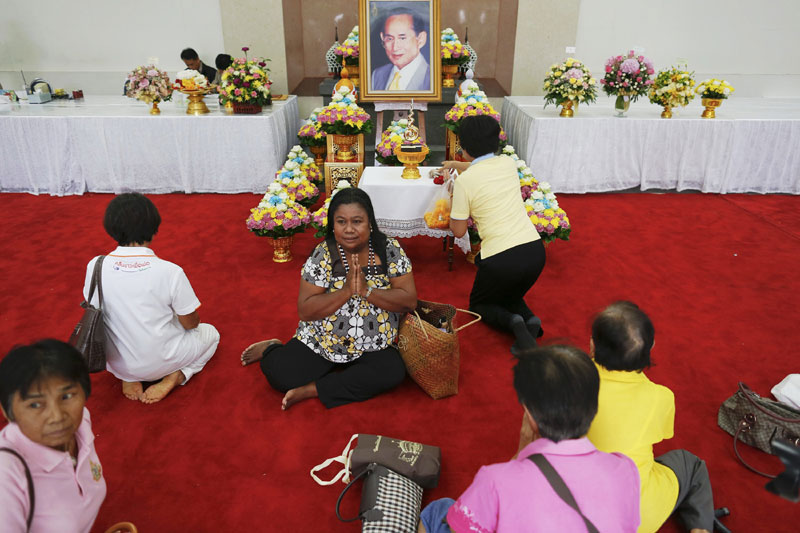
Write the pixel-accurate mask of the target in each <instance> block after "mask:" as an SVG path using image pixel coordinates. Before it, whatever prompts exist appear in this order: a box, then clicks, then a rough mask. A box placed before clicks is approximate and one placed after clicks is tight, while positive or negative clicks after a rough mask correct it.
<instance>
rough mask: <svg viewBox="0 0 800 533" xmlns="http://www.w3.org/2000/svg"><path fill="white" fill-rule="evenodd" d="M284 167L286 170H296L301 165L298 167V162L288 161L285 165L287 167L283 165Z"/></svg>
mask: <svg viewBox="0 0 800 533" xmlns="http://www.w3.org/2000/svg"><path fill="white" fill-rule="evenodd" d="M283 166H284V168H286V170H294V169H296V168H297V167H298V166H299V165H298V164H297V163H296V162H294V161H287V162H286V164H285V165H283Z"/></svg>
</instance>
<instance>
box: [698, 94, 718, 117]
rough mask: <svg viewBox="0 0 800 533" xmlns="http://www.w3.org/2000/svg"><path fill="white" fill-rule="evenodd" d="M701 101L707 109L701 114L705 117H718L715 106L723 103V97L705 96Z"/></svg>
mask: <svg viewBox="0 0 800 533" xmlns="http://www.w3.org/2000/svg"><path fill="white" fill-rule="evenodd" d="M701 102H702V104H703V107H705V108H706V109H705V111H703V114H702V115H700V116H701V117H703V118H717V114H716V112H715V108H717V107H719V106H721V105H722V98H703V99H702V100H701Z"/></svg>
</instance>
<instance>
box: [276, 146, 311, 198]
mask: <svg viewBox="0 0 800 533" xmlns="http://www.w3.org/2000/svg"><path fill="white" fill-rule="evenodd" d="M315 166H316V165H315ZM275 182H277V183H280V184H281V185H282V186H283V188H284V189H285V190H286V192H287V193H288V195H289V198H291V199H292V200H294V201H295V202H297V203H299V204H301V205H303V206H305V207H311V206H312V205H314V203H315V202H316V201H317V198H319V188H318V187H317V186H316V185H315V184H313V183H311V181H310V180H309V179H308V178H307V177H306V176H305V175H304V174H303V171H302V170H301V168H300V163H298V162H297V161H295V160H294V159H293V158H291V157H290V158H289V159H288V160H287V161H286V162H285V163H284V164H283V166H282V167H281V168H280V169H279V170H278V171H277V172H276V173H275Z"/></svg>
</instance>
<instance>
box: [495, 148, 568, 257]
mask: <svg viewBox="0 0 800 533" xmlns="http://www.w3.org/2000/svg"><path fill="white" fill-rule="evenodd" d="M502 153H503V155H507V156H508V157H510V158H511V159H513V160H514V161H515V162H516V164H517V175H518V176H519V184H520V193H521V194H522V199H523V200H524V201H525V209H526V210H527V212H528V218H530V220H531V223H533V225H534V226H536V231H538V232H539V235H540V236H541V238H542V240H543V241H544V242H551V241H554V240H556V239H563V240H565V241H568V240H569V233H570V231H571V228H570V225H569V218H567V213H566V211H564V210H563V209H562V208H561V207H560V206H559V205H558V200H557V199H556V195H555V193H553V191H552V189H551V187H550V184H549V183H547V182H546V181H543V182H539V181H538V180H537V179H536V178H534V177H533V172H532V171H531V169H530V168H528V165H526V164H525V161H524V160H522V159H520V158H519V156H518V155H517V154H516V152H515V150H514V147H513V146H511V145H506V146H505V147H504V148H503V152H502Z"/></svg>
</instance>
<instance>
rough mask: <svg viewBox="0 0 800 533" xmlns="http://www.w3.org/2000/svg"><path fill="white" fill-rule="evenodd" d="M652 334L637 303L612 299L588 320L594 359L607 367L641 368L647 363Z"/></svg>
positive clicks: (650, 327) (651, 328)
mask: <svg viewBox="0 0 800 533" xmlns="http://www.w3.org/2000/svg"><path fill="white" fill-rule="evenodd" d="M655 335H656V330H655V328H654V327H653V322H651V321H650V317H648V316H647V314H646V313H645V312H644V311H642V310H641V309H639V306H638V305H636V304H635V303H632V302H627V301H619V302H614V303H613V304H611V305H609V306H608V307H606V308H605V309H604V310H603V311H601V312H600V313H598V314H597V316H596V317H595V319H594V322H593V323H592V341H593V342H594V360H595V361H597V363H599V364H600V365H602V366H603V367H604V368H606V369H608V370H627V371H637V372H641V371H642V370H644V369H645V368H647V367H649V366H650V350H651V349H652V347H653V341H654V340H655Z"/></svg>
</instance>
